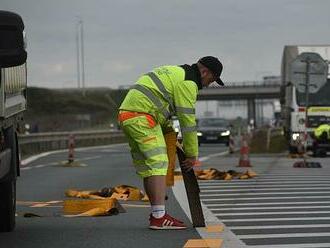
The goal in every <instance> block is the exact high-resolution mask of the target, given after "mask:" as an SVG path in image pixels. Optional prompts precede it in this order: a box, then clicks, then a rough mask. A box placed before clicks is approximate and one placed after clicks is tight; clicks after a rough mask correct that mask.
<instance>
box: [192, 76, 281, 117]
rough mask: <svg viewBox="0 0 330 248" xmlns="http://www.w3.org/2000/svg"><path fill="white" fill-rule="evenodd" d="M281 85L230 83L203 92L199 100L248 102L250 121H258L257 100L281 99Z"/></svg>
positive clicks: (200, 93) (199, 95)
mask: <svg viewBox="0 0 330 248" xmlns="http://www.w3.org/2000/svg"><path fill="white" fill-rule="evenodd" d="M279 98H280V84H279V83H275V82H274V83H264V82H245V83H228V85H226V86H224V87H212V88H205V89H203V90H201V91H200V92H199V94H198V98H197V100H204V101H205V100H206V101H208V100H216V101H228V100H230V101H234V100H246V101H247V104H246V106H247V113H248V120H251V119H253V120H254V121H256V99H279Z"/></svg>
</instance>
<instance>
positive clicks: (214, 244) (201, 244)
mask: <svg viewBox="0 0 330 248" xmlns="http://www.w3.org/2000/svg"><path fill="white" fill-rule="evenodd" d="M222 243H223V240H222V239H189V240H188V241H187V242H186V244H185V245H184V247H183V248H220V247H221V246H222Z"/></svg>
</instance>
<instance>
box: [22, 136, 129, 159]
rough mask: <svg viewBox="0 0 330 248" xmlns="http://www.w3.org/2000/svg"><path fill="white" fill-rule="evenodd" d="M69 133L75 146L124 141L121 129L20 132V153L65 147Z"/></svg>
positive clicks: (66, 146)
mask: <svg viewBox="0 0 330 248" xmlns="http://www.w3.org/2000/svg"><path fill="white" fill-rule="evenodd" d="M70 134H73V135H74V137H75V146H76V147H86V146H99V145H108V144H116V143H123V142H126V138H125V136H124V134H123V133H122V132H121V131H109V130H97V131H79V132H56V133H36V134H23V135H22V134H21V135H19V136H18V143H19V147H20V151H21V155H22V157H23V158H24V157H26V156H29V155H33V154H38V153H41V152H46V151H52V150H61V149H67V148H68V138H69V135H70Z"/></svg>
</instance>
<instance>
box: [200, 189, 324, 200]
mask: <svg viewBox="0 0 330 248" xmlns="http://www.w3.org/2000/svg"><path fill="white" fill-rule="evenodd" d="M203 193H204V191H202V194H201V195H202V196H203V197H210V196H248V195H256V196H257V195H313V194H329V193H330V192H329V191H327V190H325V191H316V192H315V191H313V192H310V191H305V192H270V193H268V192H262V193H255V192H250V193H245V192H244V193H233V194H221V193H214V194H203ZM237 199H241V198H237Z"/></svg>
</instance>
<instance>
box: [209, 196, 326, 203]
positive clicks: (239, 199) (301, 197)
mask: <svg viewBox="0 0 330 248" xmlns="http://www.w3.org/2000/svg"><path fill="white" fill-rule="evenodd" d="M315 198H316V199H318V198H320V199H321V198H322V199H324V198H330V196H326V195H325V196H283V197H250V198H245V197H244V198H225V199H224V198H222V199H208V198H206V197H204V198H203V199H202V200H203V201H205V202H211V201H220V202H222V201H254V200H285V199H315ZM238 204H240V203H238Z"/></svg>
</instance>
